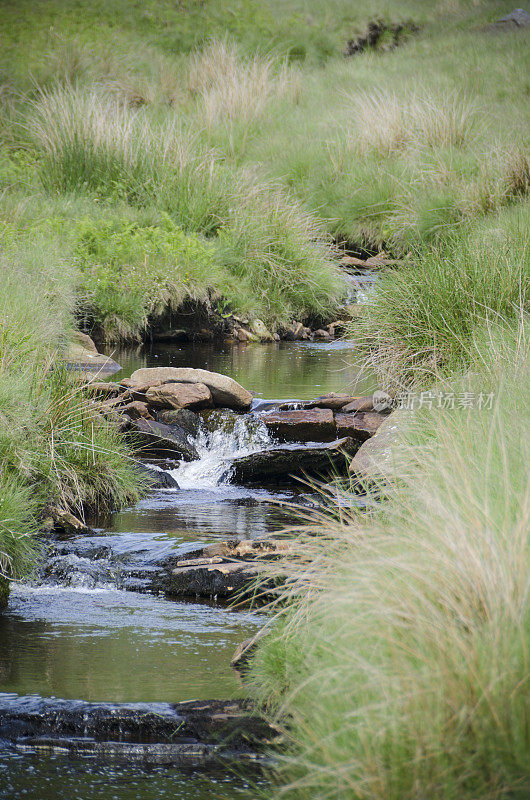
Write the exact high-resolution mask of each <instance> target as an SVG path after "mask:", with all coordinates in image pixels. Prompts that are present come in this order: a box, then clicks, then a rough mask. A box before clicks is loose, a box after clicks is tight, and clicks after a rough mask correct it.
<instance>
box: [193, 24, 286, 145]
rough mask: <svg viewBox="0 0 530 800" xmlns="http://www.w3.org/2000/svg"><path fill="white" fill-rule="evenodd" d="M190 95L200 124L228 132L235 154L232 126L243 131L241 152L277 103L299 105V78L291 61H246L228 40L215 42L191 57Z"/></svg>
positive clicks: (251, 58)
mask: <svg viewBox="0 0 530 800" xmlns="http://www.w3.org/2000/svg"><path fill="white" fill-rule="evenodd" d="M188 69H189V74H188V91H189V92H190V94H191V95H192V96H193V97H195V98H196V103H197V111H198V114H199V119H200V120H202V121H203V122H204V125H205V127H206V129H207V130H208V132H210V133H211V132H212V130H213V129H214V128H215V127H216V126H217V125H224V126H226V127H227V128H228V129H229V141H230V146H231V149H232V152H234V149H235V145H236V142H235V141H234V133H235V131H234V126H237V125H240V126H242V135H241V137H240V139H239V140H238V142H237V144H238V152H239V153H241V152H242V150H243V149H244V140H245V139H246V136H247V135H248V130H249V126H250V125H251V124H252V123H254V122H256V120H258V119H259V118H260V117H261V116H262V115H263V113H264V111H265V109H266V107H267V106H268V104H269V102H270V101H271V100H273V99H281V98H284V97H287V98H288V99H290V100H295V99H296V96H297V93H298V91H299V83H300V74H299V72H298V71H297V70H296V68H295V67H293V66H290V65H289V63H288V61H287V59H285V58H283V59H282V58H279V57H278V56H277V55H275V54H274V53H269V54H259V53H255V54H254V55H252V56H248V57H245V56H243V54H242V52H241V48H240V47H239V46H238V45H237V44H236V43H235V42H234V41H230V40H227V39H224V40H213V41H211V42H210V43H209V44H208V45H207V46H206V47H205V48H203V49H202V50H200V51H199V52H198V53H195V54H193V55H192V56H191V58H190V62H189V67H188Z"/></svg>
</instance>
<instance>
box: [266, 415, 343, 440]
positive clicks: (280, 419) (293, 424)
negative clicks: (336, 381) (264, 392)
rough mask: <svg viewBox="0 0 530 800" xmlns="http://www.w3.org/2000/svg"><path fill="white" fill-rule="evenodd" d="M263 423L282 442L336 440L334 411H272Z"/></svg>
mask: <svg viewBox="0 0 530 800" xmlns="http://www.w3.org/2000/svg"><path fill="white" fill-rule="evenodd" d="M261 421H262V422H263V423H264V424H265V425H266V426H267V428H268V429H269V430H270V431H271V432H272V433H273V434H274V435H275V436H276V437H277V438H278V439H280V440H281V441H297V442H326V441H331V440H332V439H334V438H335V421H334V419H333V411H331V410H330V409H324V408H322V409H318V410H316V411H306V410H301V411H272V412H269V413H266V414H263V415H262V416H261Z"/></svg>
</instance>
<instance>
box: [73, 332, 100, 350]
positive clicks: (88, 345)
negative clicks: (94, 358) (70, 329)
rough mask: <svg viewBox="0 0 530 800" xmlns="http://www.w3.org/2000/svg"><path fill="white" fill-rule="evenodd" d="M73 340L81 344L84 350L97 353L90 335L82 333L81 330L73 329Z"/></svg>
mask: <svg viewBox="0 0 530 800" xmlns="http://www.w3.org/2000/svg"><path fill="white" fill-rule="evenodd" d="M73 340H74V342H75V344H79V345H81V347H84V349H85V350H89V351H90V352H91V353H94V354H95V355H99V354H98V349H97V347H96V345H95V344H94V340H93V339H91V338H90V336H88V334H86V333H82V332H81V331H74V337H73Z"/></svg>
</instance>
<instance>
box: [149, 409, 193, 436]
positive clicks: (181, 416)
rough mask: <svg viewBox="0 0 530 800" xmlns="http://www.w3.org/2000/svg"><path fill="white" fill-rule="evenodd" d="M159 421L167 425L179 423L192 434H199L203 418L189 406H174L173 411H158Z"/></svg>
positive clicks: (180, 426)
mask: <svg viewBox="0 0 530 800" xmlns="http://www.w3.org/2000/svg"><path fill="white" fill-rule="evenodd" d="M157 419H158V420H159V422H164V423H165V424H166V425H178V426H179V428H182V429H183V430H185V431H186V433H188V434H189V435H190V436H197V434H198V433H199V429H200V427H201V418H200V417H199V416H198V415H197V414H195V413H194V412H193V411H190V410H189V409H188V408H173V409H171V411H165V410H163V411H159V412H158V413H157Z"/></svg>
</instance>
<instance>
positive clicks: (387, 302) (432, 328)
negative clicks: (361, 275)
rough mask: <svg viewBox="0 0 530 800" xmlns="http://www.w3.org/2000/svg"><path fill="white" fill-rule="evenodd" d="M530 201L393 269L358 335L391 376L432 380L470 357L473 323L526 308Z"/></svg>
mask: <svg viewBox="0 0 530 800" xmlns="http://www.w3.org/2000/svg"><path fill="white" fill-rule="evenodd" d="M529 213H530V204H529V203H528V202H526V203H524V204H520V205H517V206H514V207H512V208H509V209H506V210H504V211H502V212H500V213H499V214H496V215H494V216H491V217H487V218H485V219H484V221H483V222H481V223H480V224H477V223H475V224H474V225H468V226H465V227H464V226H463V227H461V229H460V231H459V232H458V233H454V234H452V235H451V236H449V237H446V239H445V240H444V243H443V245H439V246H437V247H434V248H432V249H429V250H427V251H424V252H419V253H417V255H416V257H415V258H413V259H411V260H410V261H409V262H407V263H404V264H403V265H402V266H400V267H399V269H396V270H392V271H389V272H388V273H387V274H385V275H383V276H382V277H381V279H380V281H379V284H378V287H377V290H376V291H375V292H374V293H373V295H372V296H371V297H370V300H369V302H368V303H367V304H366V306H365V307H364V308H363V311H364V313H363V315H362V317H361V318H360V319H359V320H358V321H357V323H356V325H355V329H354V330H353V329H352V335H353V336H354V337H355V339H356V341H357V342H358V347H359V351H360V352H362V353H363V354H364V355H365V356H366V358H367V359H368V361H369V363H370V364H371V366H372V368H373V369H374V370H375V371H376V372H377V373H378V374H379V375H380V376H381V377H382V378H383V379H384V380H387V381H391V382H392V381H394V382H398V383H399V382H401V383H405V384H406V383H408V382H410V381H411V380H414V381H416V382H417V383H424V384H428V383H429V382H432V380H433V379H435V378H436V376H438V375H445V376H447V375H449V374H451V372H452V371H455V370H460V369H462V368H463V367H465V366H466V364H468V363H469V360H470V358H471V355H472V352H473V351H472V340H473V335H474V333H475V331H476V330H477V329H478V328H480V327H481V326H482V325H483V324H485V323H488V322H489V323H495V322H498V321H501V320H514V319H516V318H517V316H518V315H519V314H520V312H521V309H523V310H525V311H528V298H529V292H530V239H529V233H528V221H529Z"/></svg>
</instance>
